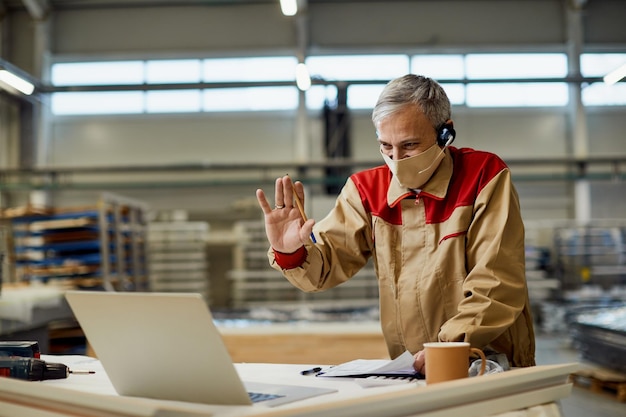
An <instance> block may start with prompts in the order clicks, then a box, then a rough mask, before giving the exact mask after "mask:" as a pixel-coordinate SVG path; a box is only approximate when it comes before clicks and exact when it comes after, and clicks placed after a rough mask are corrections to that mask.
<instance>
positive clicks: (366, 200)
mask: <svg viewBox="0 0 626 417" xmlns="http://www.w3.org/2000/svg"><path fill="white" fill-rule="evenodd" d="M314 233H315V235H316V239H317V244H313V243H312V242H310V243H308V244H306V246H305V247H304V248H301V250H299V251H298V252H296V253H294V254H275V253H274V251H273V250H272V249H271V248H270V251H269V253H268V255H269V259H270V264H271V265H272V266H273V267H274V268H275V269H278V270H280V271H282V273H283V274H284V276H285V277H286V278H287V279H288V280H289V281H290V282H291V283H292V284H293V285H295V286H296V287H298V288H300V289H301V290H303V291H307V292H315V291H322V290H326V289H328V288H332V287H335V286H337V285H339V284H341V283H343V282H345V281H346V280H348V279H350V278H351V277H352V276H354V275H355V274H356V273H357V272H358V271H359V270H360V269H361V268H362V267H363V266H364V265H365V264H366V263H367V261H368V259H369V258H370V257H372V258H373V260H374V266H375V269H376V275H377V277H378V283H379V296H380V319H381V327H382V331H383V334H384V337H385V340H386V343H387V347H388V350H389V354H390V356H391V357H392V358H394V357H396V356H398V355H400V354H401V353H402V352H404V351H405V350H409V351H411V352H412V353H416V352H417V351H419V350H422V349H423V344H424V343H425V342H432V341H466V342H469V343H470V344H471V345H472V346H473V347H478V348H482V349H487V350H491V351H495V352H499V353H504V354H506V355H507V357H508V359H509V362H510V363H511V366H532V365H534V364H535V358H534V354H535V342H534V332H533V323H532V317H531V309H530V304H529V299H528V290H527V285H526V279H525V247H524V225H523V223H522V218H521V214H520V207H519V202H518V196H517V192H516V190H515V188H514V186H513V183H512V181H511V175H510V171H509V169H508V167H507V166H506V165H505V164H504V162H502V161H501V160H500V158H498V157H497V156H495V155H493V154H491V153H487V152H480V151H474V150H472V149H468V148H461V149H456V148H453V147H449V148H448V149H447V150H446V157H445V159H444V160H443V161H442V163H441V165H440V166H439V168H438V169H437V171H435V173H434V175H433V177H432V178H431V179H430V180H429V181H428V182H427V183H426V184H425V186H424V187H423V189H422V190H421V191H420V192H419V193H415V192H411V191H408V190H405V189H402V188H401V187H400V186H399V184H397V182H396V181H395V180H394V179H392V176H391V173H390V171H389V169H388V168H387V167H386V166H384V165H383V166H380V167H376V168H373V169H371V170H366V171H363V172H360V173H357V174H354V175H353V176H352V177H350V178H349V179H348V181H347V183H346V184H345V186H344V188H343V190H342V191H341V193H340V195H339V197H338V198H337V201H336V205H335V207H334V208H333V210H332V211H331V212H330V213H329V214H328V216H327V217H325V218H324V219H323V220H321V221H319V222H318V223H317V224H316V225H315V228H314Z"/></svg>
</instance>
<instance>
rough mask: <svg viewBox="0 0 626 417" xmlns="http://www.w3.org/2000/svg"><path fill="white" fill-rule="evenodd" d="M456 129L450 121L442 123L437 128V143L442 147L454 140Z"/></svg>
mask: <svg viewBox="0 0 626 417" xmlns="http://www.w3.org/2000/svg"><path fill="white" fill-rule="evenodd" d="M455 137H456V131H455V130H454V128H453V127H452V124H451V123H444V124H442V125H441V126H440V127H439V129H438V130H437V145H439V146H441V147H444V146H448V145H450V144H451V143H452V142H454V138H455Z"/></svg>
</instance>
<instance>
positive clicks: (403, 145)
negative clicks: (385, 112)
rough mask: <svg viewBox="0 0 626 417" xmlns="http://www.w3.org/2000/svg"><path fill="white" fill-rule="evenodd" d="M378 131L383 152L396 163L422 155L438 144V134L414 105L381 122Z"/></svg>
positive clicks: (377, 126) (377, 127)
mask: <svg viewBox="0 0 626 417" xmlns="http://www.w3.org/2000/svg"><path fill="white" fill-rule="evenodd" d="M376 131H377V132H378V142H379V143H380V149H381V151H382V152H383V153H384V154H385V155H387V156H388V157H389V158H391V159H393V160H396V161H397V160H400V159H403V158H408V157H411V156H415V155H417V154H419V153H422V152H424V151H425V150H427V149H428V148H430V147H431V146H433V145H434V144H435V143H436V142H437V132H436V131H435V129H434V128H433V126H432V125H431V124H430V121H429V120H428V119H427V118H426V116H425V115H424V113H422V112H421V111H419V110H416V108H415V106H414V105H407V106H406V107H404V108H403V109H402V110H400V111H399V112H397V113H395V114H392V115H391V116H388V117H386V118H385V119H383V120H382V121H380V122H379V123H378V124H377V125H376Z"/></svg>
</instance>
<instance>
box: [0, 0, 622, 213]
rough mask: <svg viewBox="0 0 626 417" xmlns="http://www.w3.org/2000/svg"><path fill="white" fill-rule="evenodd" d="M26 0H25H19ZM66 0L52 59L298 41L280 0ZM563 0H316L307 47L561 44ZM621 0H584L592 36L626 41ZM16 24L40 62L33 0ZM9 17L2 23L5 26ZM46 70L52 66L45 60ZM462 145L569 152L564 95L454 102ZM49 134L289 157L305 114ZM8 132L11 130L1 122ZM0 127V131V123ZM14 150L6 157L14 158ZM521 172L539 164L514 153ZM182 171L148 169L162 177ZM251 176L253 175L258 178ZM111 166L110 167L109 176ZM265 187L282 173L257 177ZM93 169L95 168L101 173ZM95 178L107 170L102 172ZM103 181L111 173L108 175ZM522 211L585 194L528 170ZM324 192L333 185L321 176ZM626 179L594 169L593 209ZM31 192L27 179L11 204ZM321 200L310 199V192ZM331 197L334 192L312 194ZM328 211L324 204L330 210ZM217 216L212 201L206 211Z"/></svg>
mask: <svg viewBox="0 0 626 417" xmlns="http://www.w3.org/2000/svg"><path fill="white" fill-rule="evenodd" d="M17 3H20V2H17ZM145 4H146V6H145V7H118V8H107V7H87V8H82V9H81V8H76V7H71V6H66V7H59V8H58V9H56V10H53V12H52V13H50V17H49V19H48V22H47V24H48V25H49V27H48V28H46V29H45V30H49V31H50V32H49V33H50V36H49V38H48V43H49V47H50V51H49V54H47V55H46V56H45V57H43V58H45V60H48V61H50V62H52V61H64V60H74V59H85V60H89V59H115V58H135V57H141V58H166V57H185V56H194V57H198V56H201V57H212V56H231V55H232V56H240V55H244V56H245V55H258V54H261V55H263V54H280V53H284V54H294V53H296V52H297V42H298V40H297V37H296V27H295V25H294V19H289V18H285V17H284V16H282V15H281V14H280V12H279V8H278V4H277V2H274V1H250V2H233V3H232V4H227V3H225V2H222V3H220V4H218V5H215V4H211V5H192V6H189V4H191V2H185V4H186V5H184V6H183V5H181V6H179V7H171V6H155V5H153V6H152V7H148V6H147V5H148V4H149V2H145ZM568 4H570V2H569V1H564V0H517V1H514V0H511V1H509V0H499V1H493V0H484V1H462V0H457V1H455V0H444V1H434V0H432V1H379V2H376V1H363V2H359V1H354V2H349V3H338V2H332V1H311V2H310V4H309V8H308V12H307V13H308V19H307V20H308V24H309V28H308V31H307V36H308V50H309V52H310V53H312V54H315V53H333V52H334V53H342V52H359V51H363V52H368V53H369V52H376V51H380V52H402V53H419V52H427V53H433V52H460V51H461V52H462V51H493V50H496V51H497V50H511V49H516V50H520V51H564V50H566V49H567V46H568V42H569V41H568V35H567V33H568V21H567V13H566V10H567V9H568ZM624 9H625V8H624V7H623V2H620V1H618V0H590V1H588V2H586V5H585V9H584V13H583V19H584V34H583V36H584V44H585V48H587V49H589V50H594V51H597V50H607V51H608V50H613V51H614V50H623V49H624V45H626V33H625V32H624V31H623V30H621V29H620V28H621V27H622V22H623V21H624V18H626V16H625V14H626V11H625V10H624ZM0 24H2V25H3V27H4V28H3V29H5V30H4V31H6V27H8V28H9V30H8V32H9V33H10V35H11V36H10V38H9V39H8V42H6V43H8V46H6V47H5V48H4V51H3V57H4V58H6V59H8V60H9V61H11V62H13V63H15V64H16V65H18V66H20V67H21V68H24V69H25V70H28V71H31V72H35V71H36V67H37V61H38V60H40V59H41V58H42V57H39V56H36V48H35V47H34V45H35V44H36V43H37V41H36V32H37V30H42V28H41V26H42V23H40V22H38V21H36V20H35V19H32V18H31V17H30V16H29V14H28V12H27V11H26V10H20V9H11V10H10V13H9V14H8V15H7V16H6V17H5V18H4V19H3V20H2V21H0ZM4 31H3V32H4ZM42 76H45V74H42ZM454 111H455V116H454V118H455V122H456V127H457V130H458V134H459V135H458V139H457V141H456V143H455V145H456V146H470V147H475V148H478V149H485V150H490V151H493V152H496V153H498V154H499V155H500V156H502V157H503V158H504V159H505V160H513V159H517V158H546V157H556V158H558V157H569V156H571V155H572V148H573V145H572V143H571V136H572V134H571V132H570V131H569V130H568V126H569V124H568V117H569V116H568V114H567V109H522V110H520V109H499V110H480V109H465V108H463V109H460V108H459V109H454ZM587 116H588V120H587V126H588V130H589V137H590V154H591V155H592V156H599V155H611V156H616V155H624V154H625V153H626V148H625V147H624V146H623V143H624V141H623V134H622V132H624V131H625V128H626V126H625V124H626V121H625V118H624V117H623V108H619V109H617V110H615V109H599V110H596V109H592V110H587ZM352 117H353V124H352V141H353V147H352V149H353V153H354V155H353V158H354V160H356V161H379V160H380V158H379V157H378V153H377V149H376V145H375V142H374V139H375V138H374V131H373V128H372V125H371V121H370V119H369V113H368V112H357V113H355V114H353V115H352ZM47 122H48V125H49V132H50V133H49V136H48V137H47V138H45V142H44V143H39V146H40V149H43V150H44V154H45V155H44V161H42V164H41V165H43V166H54V167H60V168H64V167H85V166H130V165H154V164H180V163H212V162H219V163H227V162H233V163H242V162H243V163H245V162H264V163H273V162H276V163H280V162H288V161H293V160H294V158H296V156H297V151H296V149H295V144H294V143H295V140H294V138H295V137H296V130H297V125H296V114H295V113H290V112H282V113H275V112H272V113H246V114H192V115H161V116H158V115H141V116H102V117H56V118H54V117H53V118H50V119H49V120H48V121H47ZM307 132H308V133H307V136H308V139H309V141H310V146H309V154H310V158H311V160H313V161H319V160H322V156H321V155H322V143H321V142H322V134H321V132H322V124H321V120H320V118H319V114H316V113H311V114H310V120H309V123H308V126H307ZM3 134H4V136H5V137H6V136H7V133H6V130H3ZM0 137H1V136H0ZM14 162H15V161H9V162H8V166H11V163H14ZM512 168H513V170H514V174H515V173H516V172H519V173H520V174H527V173H528V168H525V167H517V166H513V167H512ZM172 176H173V174H172V173H169V172H163V173H156V174H151V178H153V179H154V180H155V181H156V182H159V181H160V180H163V182H166V181H167V180H169V179H171V178H172ZM240 179H241V183H242V184H241V185H231V186H229V187H219V186H203V187H193V186H189V187H187V188H166V187H164V186H160V187H153V188H150V189H142V188H136V187H127V188H126V189H124V188H121V189H116V190H114V191H117V192H120V193H122V194H125V195H130V196H133V197H136V198H141V199H145V200H146V201H148V202H149V203H150V204H151V205H152V206H154V207H155V208H158V209H163V210H169V209H175V208H183V209H187V210H190V211H192V212H198V213H203V214H201V215H205V214H206V213H221V214H222V215H224V214H225V213H224V212H227V213H226V214H228V216H231V215H233V214H232V205H233V204H234V205H235V206H237V207H244V206H245V207H249V206H251V205H254V201H252V203H250V198H251V197H252V196H253V194H254V188H256V186H255V185H254V184H252V183H251V181H250V175H248V174H242V175H241V178H240ZM253 179H256V177H255V178H253ZM104 180H106V178H104ZM258 180H259V181H258V183H259V184H261V185H263V186H264V187H266V186H267V185H268V184H269V183H270V182H271V177H262V178H258ZM94 181H96V180H94ZM97 181H100V182H102V181H103V178H99V179H98V180H97ZM105 182H106V181H105ZM517 186H518V189H519V191H520V195H521V197H522V205H523V208H524V215H525V216H526V217H527V218H529V219H534V218H555V219H558V218H571V217H572V216H573V210H574V201H573V193H572V184H571V183H570V182H554V181H551V182H546V181H543V182H538V181H533V182H528V181H521V180H520V181H517ZM106 189H107V187H106V184H104V185H103V186H102V188H101V189H100V188H98V187H93V188H92V189H84V190H64V191H59V192H56V193H55V194H54V200H56V202H57V204H59V203H61V202H62V203H64V204H82V203H85V202H89V201H93V198H94V196H95V195H97V193H98V192H100V191H102V190H106ZM310 191H311V192H312V193H314V194H316V198H319V199H321V200H323V199H324V197H322V196H321V195H320V194H319V193H316V191H317V190H316V189H315V188H314V187H313V188H312V189H311V190H310ZM624 191H625V190H624V185H622V184H620V183H615V182H606V181H604V182H601V181H600V182H594V184H593V192H592V195H593V204H592V213H593V215H594V216H601V217H623V212H624V211H623V202H622V199H620V198H619V195H624ZM27 198H28V195H27V191H19V190H18V191H16V192H15V193H14V194H13V196H12V203H13V204H20V203H21V202H23V201H26V199H27ZM311 204H312V202H311ZM315 206H316V207H317V206H319V207H326V206H327V204H326V203H325V202H321V203H319V204H316V205H315ZM320 211H321V210H320ZM206 215H208V216H211V214H206Z"/></svg>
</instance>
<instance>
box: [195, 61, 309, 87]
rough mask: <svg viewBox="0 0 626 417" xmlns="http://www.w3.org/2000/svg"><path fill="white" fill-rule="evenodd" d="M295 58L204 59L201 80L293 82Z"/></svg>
mask: <svg viewBox="0 0 626 417" xmlns="http://www.w3.org/2000/svg"><path fill="white" fill-rule="evenodd" d="M297 64H298V60H297V59H296V58H295V57H268V58H227V59H205V60H204V61H203V72H202V74H203V80H204V81H206V82H220V81H223V82H225V81H295V79H296V65H297Z"/></svg>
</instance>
